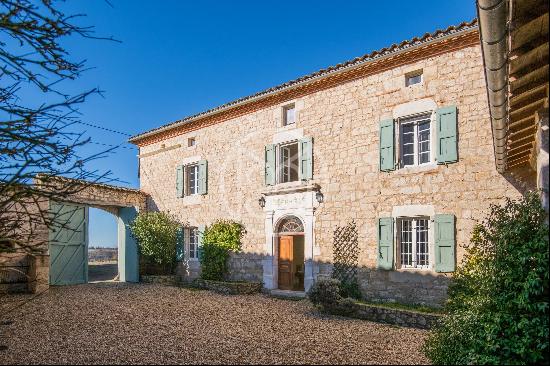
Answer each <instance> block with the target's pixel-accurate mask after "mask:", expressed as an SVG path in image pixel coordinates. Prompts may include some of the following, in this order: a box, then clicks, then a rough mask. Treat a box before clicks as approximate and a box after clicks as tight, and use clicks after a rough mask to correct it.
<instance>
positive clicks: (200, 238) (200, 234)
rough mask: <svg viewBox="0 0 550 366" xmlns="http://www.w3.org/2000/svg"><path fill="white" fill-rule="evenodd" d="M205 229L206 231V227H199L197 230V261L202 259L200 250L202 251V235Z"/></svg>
mask: <svg viewBox="0 0 550 366" xmlns="http://www.w3.org/2000/svg"><path fill="white" fill-rule="evenodd" d="M205 229H206V226H204V225H200V226H199V227H198V229H197V231H198V234H199V247H198V249H197V251H198V254H199V255H198V257H199V259H200V258H202V250H203V249H202V238H203V234H204V230H205Z"/></svg>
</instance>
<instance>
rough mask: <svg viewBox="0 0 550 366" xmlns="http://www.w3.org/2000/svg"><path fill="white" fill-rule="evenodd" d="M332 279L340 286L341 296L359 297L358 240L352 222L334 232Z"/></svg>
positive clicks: (355, 227) (353, 222)
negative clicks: (339, 283) (337, 281)
mask: <svg viewBox="0 0 550 366" xmlns="http://www.w3.org/2000/svg"><path fill="white" fill-rule="evenodd" d="M333 260H334V263H333V269H332V277H333V278H335V279H337V280H339V281H340V282H341V284H342V292H344V293H343V294H342V295H344V296H345V297H359V296H360V293H359V286H358V282H357V268H358V265H359V238H358V232H357V224H356V223H355V221H354V220H352V221H351V222H349V223H348V224H347V225H345V226H338V227H337V228H336V229H335V230H334V243H333Z"/></svg>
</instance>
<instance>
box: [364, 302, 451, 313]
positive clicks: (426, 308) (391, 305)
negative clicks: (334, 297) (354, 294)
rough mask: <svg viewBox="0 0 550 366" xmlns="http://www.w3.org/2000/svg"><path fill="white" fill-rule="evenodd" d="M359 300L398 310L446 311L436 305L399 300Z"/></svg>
mask: <svg viewBox="0 0 550 366" xmlns="http://www.w3.org/2000/svg"><path fill="white" fill-rule="evenodd" d="M357 302H358V303H360V304H365V305H371V306H378V307H382V308H389V309H396V310H406V311H416V312H419V313H427V314H443V313H444V311H443V309H441V308H435V307H431V306H426V305H408V304H401V303H397V302H373V301H365V300H360V301H357Z"/></svg>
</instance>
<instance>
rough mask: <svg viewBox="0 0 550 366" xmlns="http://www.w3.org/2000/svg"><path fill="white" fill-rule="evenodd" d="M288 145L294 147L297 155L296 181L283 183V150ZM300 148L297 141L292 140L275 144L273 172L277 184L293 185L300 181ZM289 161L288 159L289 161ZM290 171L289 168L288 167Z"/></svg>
mask: <svg viewBox="0 0 550 366" xmlns="http://www.w3.org/2000/svg"><path fill="white" fill-rule="evenodd" d="M289 145H296V154H297V159H296V160H297V162H298V166H297V167H296V172H297V178H296V180H292V181H288V182H284V181H283V175H284V167H283V153H282V151H283V148H284V147H286V146H289ZM299 155H300V146H299V141H298V140H292V141H288V142H284V143H280V144H277V145H276V146H275V172H276V176H277V182H276V183H277V184H280V183H282V184H284V183H293V182H299V181H300V166H299V165H300V156H299ZM289 160H290V159H289ZM289 169H290V166H289Z"/></svg>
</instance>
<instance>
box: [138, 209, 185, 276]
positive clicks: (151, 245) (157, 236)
mask: <svg viewBox="0 0 550 366" xmlns="http://www.w3.org/2000/svg"><path fill="white" fill-rule="evenodd" d="M181 226H182V225H181V223H180V222H178V220H176V218H175V217H173V216H172V215H170V214H169V213H166V212H143V213H139V215H138V216H137V217H136V218H135V220H134V221H133V222H132V223H131V224H130V230H131V231H132V235H133V236H134V237H135V238H136V240H137V243H138V248H139V253H140V255H141V256H143V257H144V259H145V260H146V261H148V262H152V263H156V264H159V265H161V266H164V267H165V268H168V271H171V270H172V269H173V267H174V265H175V263H176V241H177V232H178V230H179V229H180V228H181Z"/></svg>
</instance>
